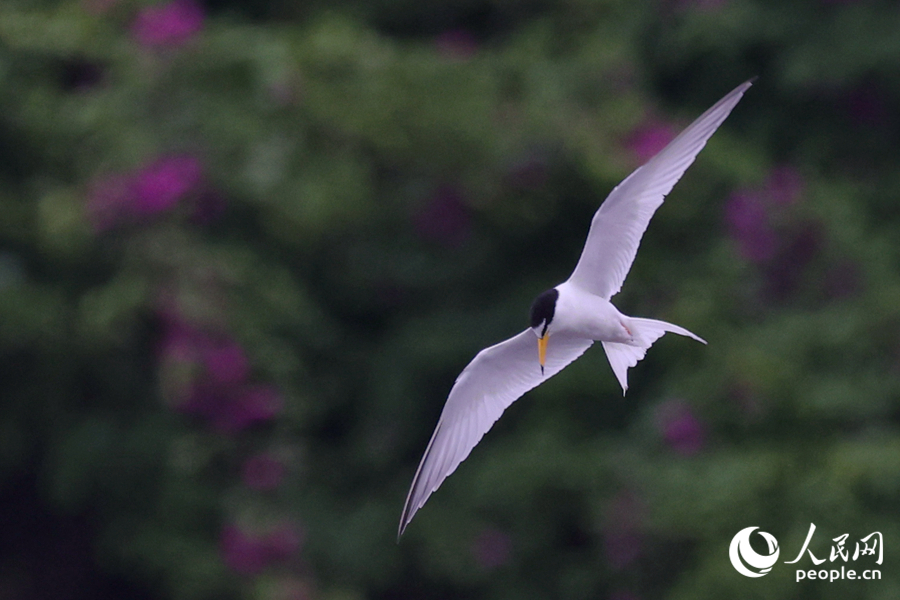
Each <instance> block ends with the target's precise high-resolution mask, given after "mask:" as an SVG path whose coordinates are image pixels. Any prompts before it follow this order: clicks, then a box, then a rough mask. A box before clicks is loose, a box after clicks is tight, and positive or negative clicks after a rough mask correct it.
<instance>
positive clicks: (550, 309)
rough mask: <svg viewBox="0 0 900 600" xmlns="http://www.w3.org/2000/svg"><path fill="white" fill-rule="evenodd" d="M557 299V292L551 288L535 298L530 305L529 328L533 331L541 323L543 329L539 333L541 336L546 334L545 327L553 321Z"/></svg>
mask: <svg viewBox="0 0 900 600" xmlns="http://www.w3.org/2000/svg"><path fill="white" fill-rule="evenodd" d="M557 298H559V292H558V291H557V290H556V288H553V289H550V290H547V291H546V292H543V293H542V294H541V295H540V296H538V297H537V298H535V300H534V303H533V304H532V305H531V328H532V329H534V328H535V327H538V326H539V325H540V324H541V323H543V324H544V329H543V331H541V336H543V335H544V334H545V333H547V326H548V325H550V323H551V322H552V321H553V314H554V313H555V312H556V299H557Z"/></svg>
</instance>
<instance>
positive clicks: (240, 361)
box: [203, 341, 250, 386]
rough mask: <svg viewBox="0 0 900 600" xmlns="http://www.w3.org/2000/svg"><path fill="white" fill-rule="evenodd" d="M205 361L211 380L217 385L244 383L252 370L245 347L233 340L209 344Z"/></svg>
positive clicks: (204, 357)
mask: <svg viewBox="0 0 900 600" xmlns="http://www.w3.org/2000/svg"><path fill="white" fill-rule="evenodd" d="M203 362H204V365H205V366H206V374H207V375H208V377H209V380H210V381H211V382H212V383H213V384H215V385H222V386H232V385H237V384H239V383H243V382H244V380H246V379H247V375H248V373H249V371H250V367H249V365H248V362H247V356H246V355H245V354H244V350H243V348H241V347H240V346H239V345H238V344H237V343H236V342H232V341H227V342H224V343H222V344H217V345H211V344H208V347H207V348H206V351H205V352H204V356H203Z"/></svg>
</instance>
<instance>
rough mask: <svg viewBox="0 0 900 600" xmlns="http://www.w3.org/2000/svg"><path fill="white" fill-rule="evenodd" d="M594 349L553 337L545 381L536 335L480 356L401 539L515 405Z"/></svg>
mask: <svg viewBox="0 0 900 600" xmlns="http://www.w3.org/2000/svg"><path fill="white" fill-rule="evenodd" d="M592 343H593V342H592V341H591V340H589V339H585V338H576V337H572V336H567V335H566V334H564V333H558V334H555V335H553V340H552V341H551V342H550V343H549V344H547V358H546V362H545V365H544V374H543V375H542V374H541V367H540V363H539V362H538V349H537V338H536V337H535V335H534V332H533V331H532V330H531V329H526V330H525V331H523V332H522V333H520V334H519V335H517V336H515V337H512V338H510V339H508V340H506V341H505V342H501V343H499V344H497V345H496V346H491V347H490V348H485V349H484V350H482V351H481V352H479V353H478V355H477V356H476V357H475V358H474V359H472V362H470V363H469V365H468V366H467V367H466V368H465V369H463V372H462V373H460V375H459V377H457V378H456V383H455V384H454V385H453V389H451V390H450V397H449V398H447V403H446V404H445V405H444V410H443V412H441V417H440V419H439V420H438V424H437V427H436V428H435V430H434V434H433V435H432V436H431V441H430V442H428V448H426V449H425V455H424V456H423V457H422V462H421V463H419V469H418V470H417V471H416V476H415V478H414V479H413V482H412V487H411V488H410V490H409V495H408V496H407V497H406V505H405V506H404V507H403V514H402V515H401V517H400V531H399V533H398V534H397V536H398V537H399V536H400V535H403V530H404V529H406V526H407V525H408V524H409V522H410V521H411V520H412V518H413V515H415V514H416V511H417V510H419V509H420V508H422V505H423V504H425V501H426V500H427V499H428V496H430V495H431V493H432V492H434V491H435V490H436V489H438V487H440V485H441V483H442V482H443V481H444V479H446V478H447V476H448V475H450V474H451V473H452V472H453V471H455V470H456V467H457V466H459V463H461V462H462V461H463V460H464V459H465V458H466V457H467V456H468V455H469V452H471V451H472V448H474V447H475V444H477V443H478V441H479V440H481V438H482V437H483V436H484V434H485V433H487V431H488V429H490V428H491V426H492V425H493V424H494V422H496V421H497V419H499V418H500V415H501V414H503V411H504V410H506V408H507V407H508V406H509V405H510V404H512V403H513V402H515V401H516V400H517V399H518V398H520V397H521V396H522V394H524V393H525V392H527V391H528V390H530V389H532V388H535V387H537V386H538V385H540V384H541V383H543V382H544V381H545V380H547V379H549V378H550V377H552V376H554V375H556V374H557V373H559V372H560V371H562V370H563V368H565V367H566V365H568V364H569V363H571V362H572V361H573V360H575V359H576V358H578V357H579V356H581V355H582V354H583V353H584V351H585V350H587V349H588V348H589V347H590V346H591V344H592Z"/></svg>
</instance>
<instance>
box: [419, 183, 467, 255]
mask: <svg viewBox="0 0 900 600" xmlns="http://www.w3.org/2000/svg"><path fill="white" fill-rule="evenodd" d="M413 226H414V228H415V231H416V233H418V234H419V235H420V236H421V237H423V238H425V239H428V240H431V241H434V242H437V243H439V244H441V245H444V246H449V247H458V246H460V245H462V243H463V242H464V241H465V240H466V238H467V237H468V236H469V230H470V223H469V211H468V207H467V206H466V204H465V202H464V200H463V194H462V191H460V189H459V188H457V187H455V186H450V185H444V186H441V187H440V188H438V190H437V191H436V192H435V194H434V195H433V196H432V197H431V198H430V199H429V201H428V203H427V204H426V206H425V207H424V209H423V210H422V211H421V212H419V213H418V214H417V215H415V217H414V218H413Z"/></svg>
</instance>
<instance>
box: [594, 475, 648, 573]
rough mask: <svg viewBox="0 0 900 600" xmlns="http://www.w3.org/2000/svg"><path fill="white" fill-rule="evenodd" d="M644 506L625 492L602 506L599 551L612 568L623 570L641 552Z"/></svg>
mask: <svg viewBox="0 0 900 600" xmlns="http://www.w3.org/2000/svg"><path fill="white" fill-rule="evenodd" d="M643 513H644V507H643V505H642V504H641V502H640V501H639V500H638V499H637V498H636V497H635V496H634V494H632V493H631V492H629V491H622V492H619V493H618V494H616V496H615V497H613V498H612V500H611V501H610V503H609V506H608V507H607V509H606V518H605V522H606V524H605V526H604V528H603V529H604V533H603V552H604V554H605V555H606V560H607V562H608V563H609V565H610V566H611V567H613V568H614V569H624V568H625V567H627V566H629V565H631V564H632V563H633V562H634V561H636V560H637V559H638V558H639V557H640V555H641V552H642V551H643V547H644V538H643V535H642V534H641V532H640V526H641V521H642V520H643Z"/></svg>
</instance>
